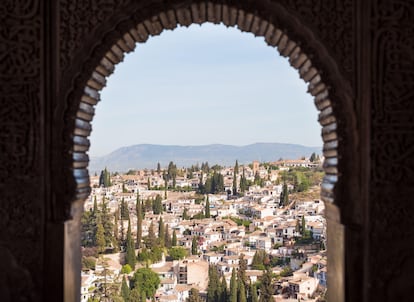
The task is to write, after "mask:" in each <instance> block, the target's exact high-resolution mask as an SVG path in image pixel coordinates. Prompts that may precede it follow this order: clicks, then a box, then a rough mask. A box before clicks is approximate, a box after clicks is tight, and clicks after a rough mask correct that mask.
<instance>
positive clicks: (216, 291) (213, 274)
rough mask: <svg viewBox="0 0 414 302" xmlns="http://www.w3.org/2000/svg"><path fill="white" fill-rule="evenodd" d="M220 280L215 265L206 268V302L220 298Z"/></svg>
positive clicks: (212, 301) (214, 301)
mask: <svg viewBox="0 0 414 302" xmlns="http://www.w3.org/2000/svg"><path fill="white" fill-rule="evenodd" d="M220 294H221V293H220V280H219V275H218V271H217V267H216V266H215V265H210V266H209V268H208V286H207V302H217V301H219V299H220Z"/></svg>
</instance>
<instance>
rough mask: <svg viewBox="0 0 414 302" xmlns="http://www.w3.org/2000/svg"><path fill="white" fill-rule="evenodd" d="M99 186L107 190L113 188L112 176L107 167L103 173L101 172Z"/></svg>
mask: <svg viewBox="0 0 414 302" xmlns="http://www.w3.org/2000/svg"><path fill="white" fill-rule="evenodd" d="M99 185H100V186H103V187H105V188H107V187H110V186H112V183H111V175H110V173H109V171H108V170H107V169H106V167H105V169H104V170H103V171H101V175H100V176H99Z"/></svg>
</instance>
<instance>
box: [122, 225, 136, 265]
mask: <svg viewBox="0 0 414 302" xmlns="http://www.w3.org/2000/svg"><path fill="white" fill-rule="evenodd" d="M126 241H127V242H126V255H125V263H126V264H129V266H131V268H132V269H133V270H134V269H135V263H136V261H137V259H136V256H135V244H134V239H132V235H131V221H130V220H128V231H127V239H126Z"/></svg>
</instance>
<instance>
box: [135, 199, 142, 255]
mask: <svg viewBox="0 0 414 302" xmlns="http://www.w3.org/2000/svg"><path fill="white" fill-rule="evenodd" d="M135 209H136V213H137V242H136V245H137V248H141V241H142V218H143V217H142V216H143V215H142V203H141V202H140V200H139V193H137V201H136V205H135Z"/></svg>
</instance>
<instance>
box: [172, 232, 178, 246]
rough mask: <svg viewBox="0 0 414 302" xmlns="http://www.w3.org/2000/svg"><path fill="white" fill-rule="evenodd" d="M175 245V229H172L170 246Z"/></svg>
mask: <svg viewBox="0 0 414 302" xmlns="http://www.w3.org/2000/svg"><path fill="white" fill-rule="evenodd" d="M176 245H177V234H176V233H175V230H174V231H173V234H172V239H171V246H176Z"/></svg>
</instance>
